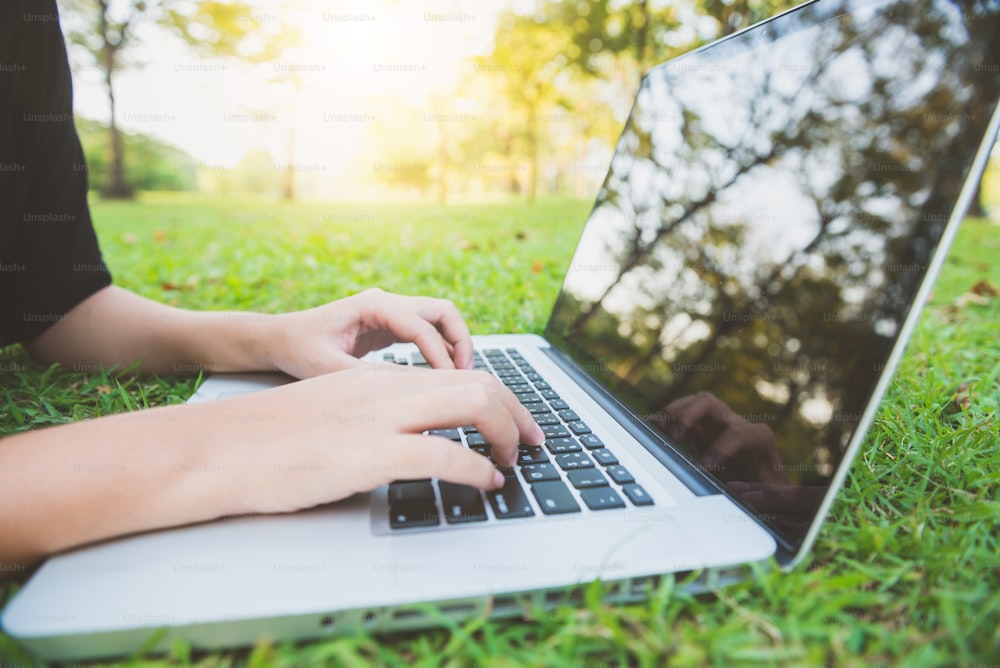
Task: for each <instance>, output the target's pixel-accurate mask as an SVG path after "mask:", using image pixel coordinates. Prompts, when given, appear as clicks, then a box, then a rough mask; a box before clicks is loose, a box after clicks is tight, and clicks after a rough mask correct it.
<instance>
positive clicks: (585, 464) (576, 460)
mask: <svg viewBox="0 0 1000 668" xmlns="http://www.w3.org/2000/svg"><path fill="white" fill-rule="evenodd" d="M556 463H557V464H559V468H561V469H562V470H563V471H573V470H575V469H589V468H593V467H594V462H592V461H591V460H590V457H588V456H587V453H585V452H567V453H566V454H564V455H556Z"/></svg>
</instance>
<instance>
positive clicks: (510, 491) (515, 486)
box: [486, 475, 535, 520]
mask: <svg viewBox="0 0 1000 668" xmlns="http://www.w3.org/2000/svg"><path fill="white" fill-rule="evenodd" d="M486 498H487V499H488V500H489V502H490V506H492V508H493V514H494V515H496V516H497V519H498V520H509V519H511V518H514V517H533V516H534V515H535V511H534V510H532V509H531V504H530V503H529V502H528V497H527V496H525V495H524V490H523V489H521V483H520V482H518V480H517V476H516V475H509V476H507V477H506V478H504V483H503V487H501V488H500V489H498V490H494V491H492V492H486Z"/></svg>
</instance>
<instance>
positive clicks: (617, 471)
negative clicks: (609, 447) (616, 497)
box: [605, 465, 635, 485]
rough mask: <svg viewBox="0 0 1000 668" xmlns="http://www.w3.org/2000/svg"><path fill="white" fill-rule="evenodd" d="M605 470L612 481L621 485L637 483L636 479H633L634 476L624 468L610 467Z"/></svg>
mask: <svg viewBox="0 0 1000 668" xmlns="http://www.w3.org/2000/svg"><path fill="white" fill-rule="evenodd" d="M605 470H606V471H607V472H608V475H609V476H611V479H612V480H614V481H615V482H616V483H618V484H619V485H627V484H628V483H630V482H635V478H633V477H632V474H631V473H629V472H628V469H627V468H625V467H624V466H620V465H619V466H609V467H608V468H607V469H605Z"/></svg>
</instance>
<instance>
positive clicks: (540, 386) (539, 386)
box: [532, 380, 551, 390]
mask: <svg viewBox="0 0 1000 668" xmlns="http://www.w3.org/2000/svg"><path fill="white" fill-rule="evenodd" d="M532 382H533V383H534V384H535V389H536V390H548V389H551V386H550V385H549V384H548V383H546V382H545V381H544V380H535V381H532Z"/></svg>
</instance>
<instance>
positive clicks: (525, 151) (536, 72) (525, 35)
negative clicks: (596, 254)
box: [475, 12, 569, 202]
mask: <svg viewBox="0 0 1000 668" xmlns="http://www.w3.org/2000/svg"><path fill="white" fill-rule="evenodd" d="M566 39H567V34H566V31H565V29H562V28H560V27H558V26H555V25H547V24H543V23H538V22H536V21H535V20H534V19H533V18H532V17H530V16H521V15H518V14H515V13H513V12H507V13H505V14H504V15H502V16H501V17H500V21H499V23H498V26H497V32H496V36H495V37H494V47H493V53H492V54H490V55H489V56H484V57H481V58H479V59H477V60H476V61H475V70H476V71H477V72H479V73H482V75H483V76H486V77H492V78H494V79H495V80H496V81H497V82H498V85H499V87H500V89H501V90H502V91H503V93H504V94H505V96H506V98H507V100H508V101H509V103H510V105H511V107H512V111H513V112H514V113H515V115H516V117H517V118H518V121H519V127H518V129H517V131H516V133H515V134H514V135H513V136H512V137H511V139H512V144H513V145H514V146H512V149H513V150H516V151H518V152H519V153H520V154H521V155H522V156H523V157H524V159H525V161H526V162H527V165H528V176H527V183H526V190H527V192H526V194H527V198H528V201H529V202H530V201H534V199H535V195H536V194H537V191H538V177H539V171H540V170H539V166H540V160H541V151H542V143H543V136H542V130H543V127H542V126H543V120H542V119H543V117H544V115H545V114H546V113H548V112H550V111H551V110H552V109H554V108H556V107H557V106H558V104H559V100H560V83H562V84H564V85H568V84H569V82H568V81H565V80H566V79H568V77H567V76H564V75H563V70H564V68H565V65H566V56H565V53H564V52H565V50H566V48H567V44H566ZM560 78H562V79H563V80H564V81H562V82H561V81H560Z"/></svg>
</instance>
